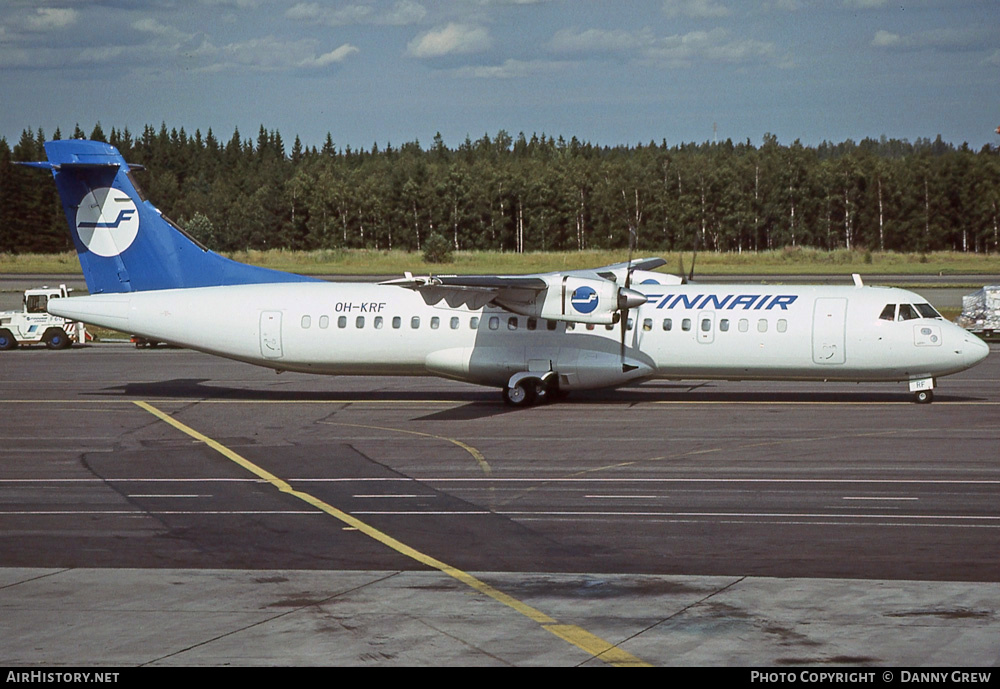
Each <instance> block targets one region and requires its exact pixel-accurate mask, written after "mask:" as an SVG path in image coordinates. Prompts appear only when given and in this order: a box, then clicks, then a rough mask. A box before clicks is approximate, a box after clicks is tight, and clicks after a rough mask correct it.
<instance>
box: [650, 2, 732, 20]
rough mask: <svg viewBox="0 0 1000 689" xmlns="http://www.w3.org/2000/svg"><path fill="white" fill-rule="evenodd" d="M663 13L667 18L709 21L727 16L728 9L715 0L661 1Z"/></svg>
mask: <svg viewBox="0 0 1000 689" xmlns="http://www.w3.org/2000/svg"><path fill="white" fill-rule="evenodd" d="M663 13H664V14H666V15H667V16H668V17H692V18H695V19H709V18H713V17H725V16H728V15H729V8H728V7H726V6H725V5H722V4H720V3H718V2H715V0H663Z"/></svg>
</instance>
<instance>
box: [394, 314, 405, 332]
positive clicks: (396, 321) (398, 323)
mask: <svg viewBox="0 0 1000 689" xmlns="http://www.w3.org/2000/svg"><path fill="white" fill-rule="evenodd" d="M401 325H403V319H402V318H400V317H399V316H393V317H392V327H393V329H394V330H399V326H401Z"/></svg>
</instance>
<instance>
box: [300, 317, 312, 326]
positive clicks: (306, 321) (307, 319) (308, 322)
mask: <svg viewBox="0 0 1000 689" xmlns="http://www.w3.org/2000/svg"><path fill="white" fill-rule="evenodd" d="M311 324H312V318H310V317H309V316H303V317H302V327H303V328H308V327H309V326H310V325H311Z"/></svg>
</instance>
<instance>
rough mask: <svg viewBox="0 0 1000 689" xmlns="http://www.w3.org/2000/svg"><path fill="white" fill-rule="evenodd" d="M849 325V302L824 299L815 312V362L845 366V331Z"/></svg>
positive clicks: (819, 300)
mask: <svg viewBox="0 0 1000 689" xmlns="http://www.w3.org/2000/svg"><path fill="white" fill-rule="evenodd" d="M846 324H847V300H846V299H831V298H822V299H817V300H816V306H815V308H814V310H813V362H815V363H817V364H843V363H844V362H845V361H847V352H846V351H845V349H844V330H845V326H846Z"/></svg>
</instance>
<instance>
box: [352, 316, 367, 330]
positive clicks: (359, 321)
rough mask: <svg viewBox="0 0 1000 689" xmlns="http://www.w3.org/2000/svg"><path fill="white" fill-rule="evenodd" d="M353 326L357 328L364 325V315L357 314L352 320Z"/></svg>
mask: <svg viewBox="0 0 1000 689" xmlns="http://www.w3.org/2000/svg"><path fill="white" fill-rule="evenodd" d="M354 326H355V327H356V328H359V329H360V328H363V327H365V317H364V316H358V317H357V318H356V319H355V320H354Z"/></svg>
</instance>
